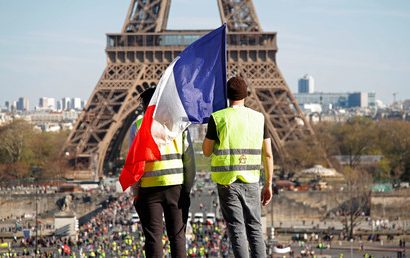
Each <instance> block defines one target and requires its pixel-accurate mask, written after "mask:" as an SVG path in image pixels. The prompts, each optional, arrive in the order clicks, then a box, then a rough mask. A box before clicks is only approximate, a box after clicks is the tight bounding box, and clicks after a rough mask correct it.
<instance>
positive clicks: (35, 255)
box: [34, 186, 38, 257]
mask: <svg viewBox="0 0 410 258" xmlns="http://www.w3.org/2000/svg"><path fill="white" fill-rule="evenodd" d="M37 248H38V188H37V186H36V245H35V249H34V257H37V250H38V249H37Z"/></svg>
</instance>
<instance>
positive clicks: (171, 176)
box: [136, 118, 184, 187]
mask: <svg viewBox="0 0 410 258" xmlns="http://www.w3.org/2000/svg"><path fill="white" fill-rule="evenodd" d="M140 120H142V118H140V119H138V120H137V121H136V125H137V128H138V129H139V127H140V125H141V121H140ZM183 134H184V133H183ZM182 142H183V136H182V135H180V136H178V137H177V138H176V139H174V140H173V141H172V142H171V143H170V144H168V145H166V146H163V147H160V151H161V154H162V155H161V160H158V161H147V162H145V168H144V175H143V176H142V177H141V187H155V186H168V185H179V184H182V183H183V181H184V174H183V173H184V171H183V163H182V153H183V150H182V148H183V144H182Z"/></svg>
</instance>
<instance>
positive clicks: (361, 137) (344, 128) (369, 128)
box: [331, 117, 379, 168]
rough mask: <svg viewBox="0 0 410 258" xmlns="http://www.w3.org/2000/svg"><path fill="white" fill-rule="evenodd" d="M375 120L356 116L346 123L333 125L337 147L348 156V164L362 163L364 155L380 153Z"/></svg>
mask: <svg viewBox="0 0 410 258" xmlns="http://www.w3.org/2000/svg"><path fill="white" fill-rule="evenodd" d="M376 129H377V128H376V125H375V122H374V121H372V120H370V119H368V118H363V117H355V118H352V119H350V120H349V121H347V122H346V123H344V124H337V125H335V126H333V128H332V130H331V133H332V134H333V137H334V138H335V143H336V144H337V145H336V146H335V147H337V148H338V151H339V153H340V154H341V155H347V156H348V166H349V167H351V168H355V167H357V166H358V165H360V158H361V156H362V155H369V154H375V153H378V152H379V150H378V149H377V147H378V146H377V144H376V136H377V130H376Z"/></svg>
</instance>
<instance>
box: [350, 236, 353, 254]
mask: <svg viewBox="0 0 410 258" xmlns="http://www.w3.org/2000/svg"><path fill="white" fill-rule="evenodd" d="M350 258H353V238H350Z"/></svg>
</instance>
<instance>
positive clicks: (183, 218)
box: [133, 88, 195, 258]
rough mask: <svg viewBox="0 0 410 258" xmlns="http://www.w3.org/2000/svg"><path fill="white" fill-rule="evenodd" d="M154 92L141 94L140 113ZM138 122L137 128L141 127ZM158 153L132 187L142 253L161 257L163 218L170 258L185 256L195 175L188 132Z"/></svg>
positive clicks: (148, 90)
mask: <svg viewBox="0 0 410 258" xmlns="http://www.w3.org/2000/svg"><path fill="white" fill-rule="evenodd" d="M154 92H155V89H154V88H150V89H147V90H146V91H144V92H143V93H142V94H141V100H142V105H143V108H144V111H145V110H146V108H147V107H148V105H149V102H150V100H151V97H152V95H153V94H154ZM140 120H141V119H139V120H137V122H136V124H137V125H139V124H141V123H140V122H141V121H140ZM137 129H138V127H137ZM160 151H161V160H159V161H147V162H146V163H145V168H144V174H143V176H142V177H141V180H140V181H139V184H138V185H134V186H133V188H134V192H136V193H137V197H136V199H135V201H134V205H135V209H136V211H137V212H138V215H139V217H140V221H141V225H142V229H143V232H144V235H145V253H146V256H147V257H162V256H163V243H162V236H163V222H162V221H163V216H164V219H165V226H166V231H167V235H168V238H169V241H170V247H171V256H172V257H178V258H179V257H186V256H187V254H186V247H185V242H186V238H185V230H186V224H187V220H188V210H189V206H190V196H189V193H190V190H191V187H192V183H193V177H194V176H195V160H194V150H193V146H192V143H191V139H190V136H189V133H188V130H185V131H184V132H183V134H182V135H180V136H178V137H177V138H176V139H174V140H173V141H172V142H171V143H170V144H167V145H165V146H161V147H160ZM188 176H189V177H188ZM137 188H139V189H138V191H135V190H136V189H137ZM162 214H164V215H162Z"/></svg>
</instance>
